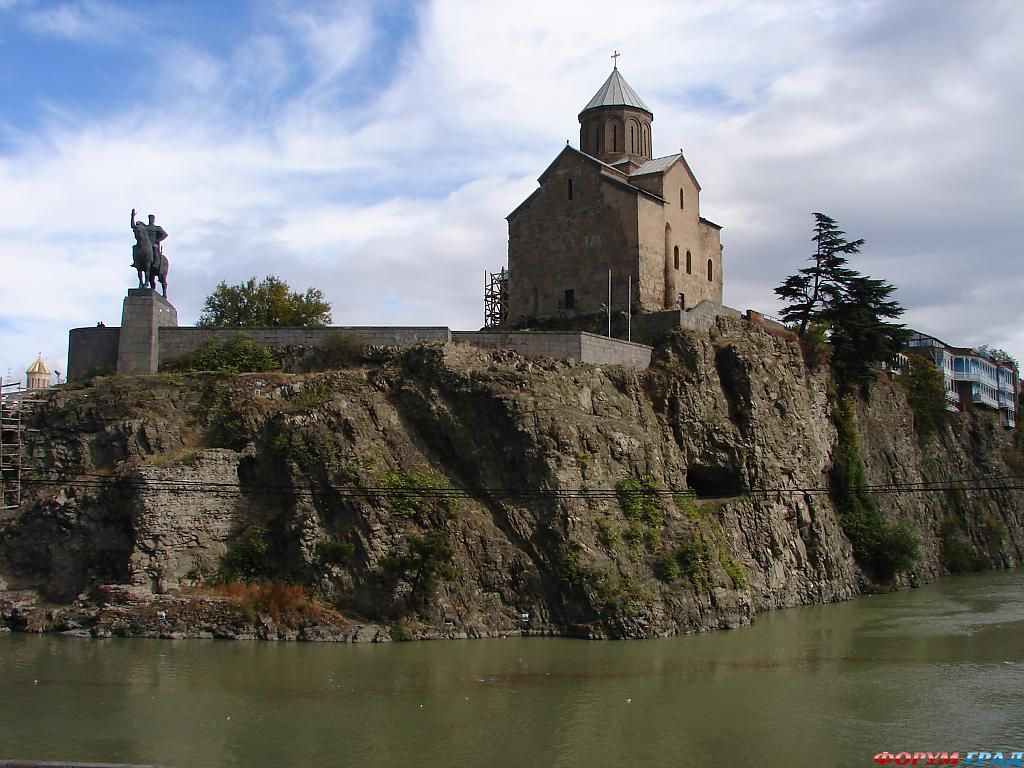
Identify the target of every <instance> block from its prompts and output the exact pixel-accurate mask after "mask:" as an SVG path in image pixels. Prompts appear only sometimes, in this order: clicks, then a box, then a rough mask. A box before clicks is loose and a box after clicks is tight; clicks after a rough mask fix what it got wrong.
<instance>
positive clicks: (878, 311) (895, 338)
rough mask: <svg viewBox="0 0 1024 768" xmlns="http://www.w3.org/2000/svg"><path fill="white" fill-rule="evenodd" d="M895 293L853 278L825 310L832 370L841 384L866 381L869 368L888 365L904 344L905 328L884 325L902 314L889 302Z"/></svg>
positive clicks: (871, 280)
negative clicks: (875, 364) (881, 364)
mask: <svg viewBox="0 0 1024 768" xmlns="http://www.w3.org/2000/svg"><path fill="white" fill-rule="evenodd" d="M895 290H896V288H895V287H894V286H892V285H889V284H888V283H886V282H883V281H882V280H875V279H874V278H870V277H865V276H863V275H855V276H853V277H851V278H849V279H848V280H847V281H846V284H845V285H844V286H843V290H842V291H841V292H840V294H839V296H838V298H837V299H836V300H835V301H834V303H833V304H832V306H831V307H829V308H828V309H827V310H826V313H825V317H826V319H827V320H828V322H829V325H830V326H831V328H832V333H831V335H830V337H829V342H830V344H831V345H832V367H833V369H835V372H836V375H837V378H838V379H839V381H840V382H841V383H843V384H846V385H849V386H853V385H856V384H862V383H864V382H865V381H869V380H870V378H871V366H872V364H874V363H881V362H888V361H889V360H891V359H892V358H893V356H894V355H895V354H896V353H897V352H899V351H900V350H901V349H902V348H903V346H904V345H905V344H906V342H907V338H908V337H909V335H910V334H909V333H908V331H907V330H906V328H904V326H903V325H900V324H898V323H890V322H886V320H887V319H889V320H891V319H895V318H897V317H899V316H900V315H902V314H903V307H901V306H900V305H899V303H898V302H896V301H893V300H891V299H890V298H889V297H890V296H891V295H892V294H893V292H894V291H895Z"/></svg>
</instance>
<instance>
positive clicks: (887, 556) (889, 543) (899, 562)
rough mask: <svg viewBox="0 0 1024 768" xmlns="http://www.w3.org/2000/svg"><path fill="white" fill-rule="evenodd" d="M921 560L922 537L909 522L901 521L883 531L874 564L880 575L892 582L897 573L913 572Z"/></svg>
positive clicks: (887, 526)
mask: <svg viewBox="0 0 1024 768" xmlns="http://www.w3.org/2000/svg"><path fill="white" fill-rule="evenodd" d="M920 559H921V537H920V535H919V534H918V532H917V528H916V527H915V526H914V524H913V523H911V522H910V521H909V520H900V521H899V522H898V523H896V524H894V525H886V526H885V528H884V529H883V532H882V536H881V541H880V542H879V546H878V549H877V550H876V551H875V553H874V558H873V561H874V564H875V568H876V569H877V571H878V574H879V575H880V576H881V577H882V578H883V579H885V580H887V581H891V580H892V578H893V576H895V575H896V574H897V573H902V572H904V571H909V570H912V569H913V567H914V566H915V565H917V561H918V560H920Z"/></svg>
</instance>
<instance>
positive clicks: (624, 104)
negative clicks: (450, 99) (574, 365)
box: [506, 60, 722, 324]
mask: <svg viewBox="0 0 1024 768" xmlns="http://www.w3.org/2000/svg"><path fill="white" fill-rule="evenodd" d="M579 122H580V148H579V149H578V150H577V149H575V148H573V147H571V146H568V145H566V147H565V149H563V150H562V152H561V153H559V155H558V156H557V157H556V158H555V159H554V161H553V162H552V163H551V165H549V166H548V168H547V169H546V170H545V171H544V173H542V174H541V176H540V178H539V179H538V181H539V183H540V186H539V187H538V188H537V189H536V190H535V191H534V192H533V194H531V195H530V196H529V197H528V198H526V200H524V201H523V202H522V203H521V204H520V205H519V207H518V208H516V209H515V210H514V211H512V213H510V214H509V215H508V217H507V219H508V278H507V279H508V283H507V288H506V290H507V298H506V302H507V304H506V317H507V320H508V322H510V323H512V324H516V323H520V322H522V321H523V320H524V319H529V318H542V317H551V316H564V317H572V316H574V315H584V314H591V313H596V312H601V311H603V310H604V309H605V308H606V306H607V302H608V301H609V295H610V296H611V308H612V310H613V311H616V312H618V311H623V312H624V311H626V309H627V306H628V304H629V303H630V301H632V305H633V310H634V311H637V310H639V311H642V312H651V311H660V310H665V309H684V310H685V309H689V308H691V307H694V306H696V305H697V304H698V303H699V302H701V301H705V300H708V301H711V302H714V303H715V304H721V302H722V245H721V239H720V232H721V229H722V228H721V227H720V226H719V225H718V224H715V223H714V222H712V221H708V220H707V219H705V218H704V217H702V216H701V215H700V191H701V188H700V184H699V183H698V181H697V177H696V176H694V174H693V171H692V170H691V169H690V166H689V164H688V163H687V162H686V158H685V157H683V153H682V151H680V152H678V153H676V154H672V155H666V156H663V157H653V151H652V145H653V133H652V129H651V126H652V123H653V122H654V113H653V112H651V109H650V108H649V107H648V106H647V105H646V104H645V103H644V101H643V99H641V98H640V96H639V95H637V93H636V91H634V90H633V89H632V88H631V87H630V86H629V84H628V83H627V82H626V80H625V78H624V77H623V76H622V74H621V73H620V72H619V69H618V62H617V60H616V64H615V66H614V68H613V69H612V73H611V75H609V76H608V79H607V80H605V82H604V85H602V86H601V87H600V88H599V89H598V91H597V93H596V94H594V97H593V98H592V99H591V100H590V101H589V102H588V103H587V105H586V106H585V107H584V108H583V111H582V112H580V114H579ZM609 275H610V279H609ZM609 286H610V287H609Z"/></svg>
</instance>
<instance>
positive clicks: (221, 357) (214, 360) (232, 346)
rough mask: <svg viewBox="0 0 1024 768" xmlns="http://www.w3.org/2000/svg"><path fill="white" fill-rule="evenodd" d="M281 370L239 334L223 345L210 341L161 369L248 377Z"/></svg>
mask: <svg viewBox="0 0 1024 768" xmlns="http://www.w3.org/2000/svg"><path fill="white" fill-rule="evenodd" d="M280 367H281V364H280V361H279V360H278V359H277V358H276V357H275V356H274V354H273V353H272V352H271V351H270V350H269V349H266V348H265V347H260V346H257V345H256V344H255V343H253V341H252V339H250V338H248V337H247V336H245V335H244V334H239V335H238V336H235V337H234V338H232V339H229V340H228V341H226V342H220V341H218V340H217V339H211V340H210V341H208V342H206V343H205V344H203V345H202V346H200V347H197V348H196V349H193V350H192V351H191V352H187V353H186V354H184V355H182V356H181V357H179V358H178V359H176V360H173V361H171V362H170V363H168V364H167V365H165V366H164V370H168V371H184V372H190V373H197V372H213V373H250V372H256V371H273V370H275V369H277V368H280Z"/></svg>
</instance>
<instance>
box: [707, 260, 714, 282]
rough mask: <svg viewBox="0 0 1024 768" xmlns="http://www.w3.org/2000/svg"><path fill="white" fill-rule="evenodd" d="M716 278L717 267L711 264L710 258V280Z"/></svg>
mask: <svg viewBox="0 0 1024 768" xmlns="http://www.w3.org/2000/svg"><path fill="white" fill-rule="evenodd" d="M714 279H715V268H714V266H712V264H711V259H708V280H714Z"/></svg>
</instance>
